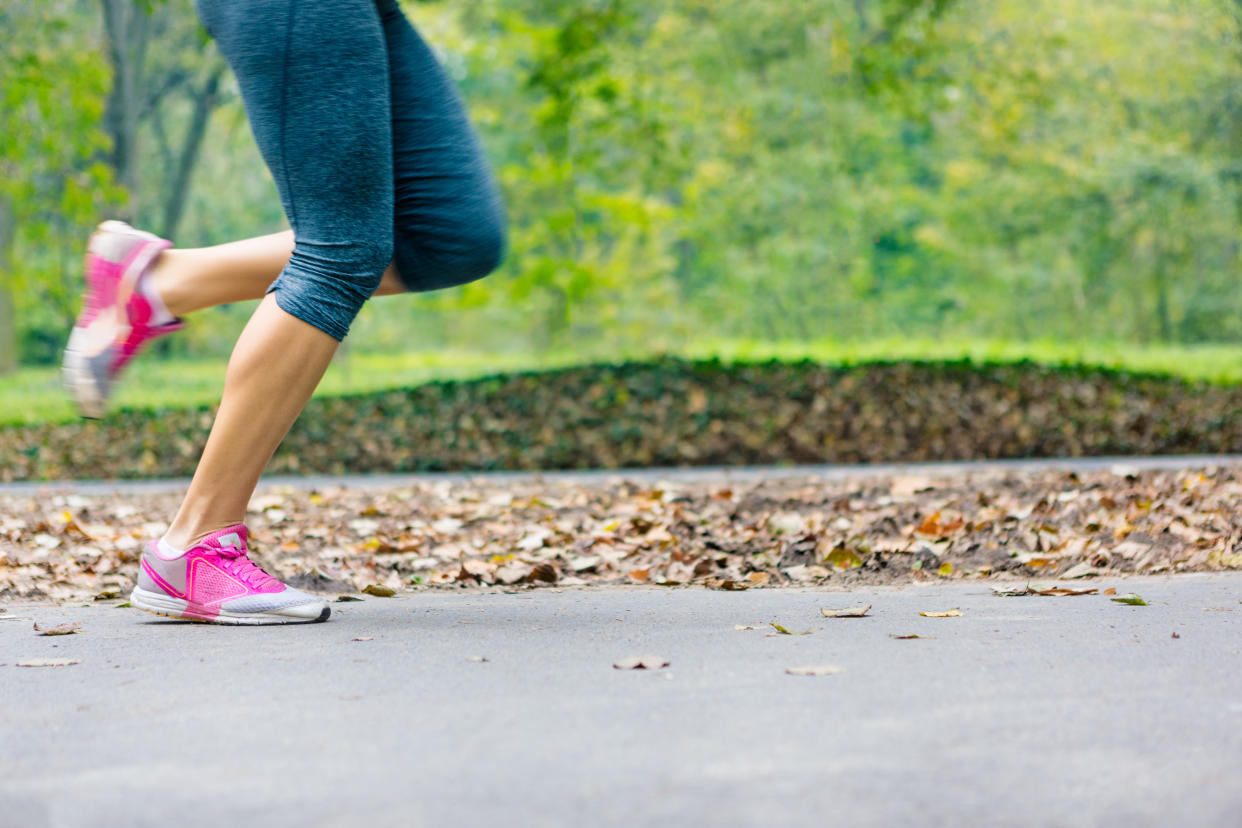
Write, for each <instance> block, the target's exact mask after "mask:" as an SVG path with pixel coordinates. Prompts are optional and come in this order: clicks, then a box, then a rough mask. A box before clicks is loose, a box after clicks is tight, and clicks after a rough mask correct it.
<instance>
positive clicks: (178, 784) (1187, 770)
mask: <svg viewBox="0 0 1242 828" xmlns="http://www.w3.org/2000/svg"><path fill="white" fill-rule="evenodd" d="M1074 585H1075V586H1076V587H1083V586H1095V587H1100V588H1103V587H1107V586H1113V587H1117V588H1118V591H1119V592H1127V591H1134V592H1137V593H1139V594H1140V595H1142V596H1143V598H1144V599H1146V600H1147V601H1148V606H1142V607H1139V606H1125V605H1121V604H1117V603H1113V602H1112V601H1110V600H1109V599H1108V598H1107V597H1105V596H1101V595H1092V596H1075V597H1059V598H1051V597H1017V598H1002V597H996V596H994V595H992V594H991V592H990V590H989V588H988V585H987V584H985V583H983V582H956V583H950V584H940V585H934V586H933V585H929V586H907V587H894V588H872V589H864V590H854V591H850V592H840V591H829V590H823V589H818V590H776V589H753V590H750V591H747V592H740V593H734V592H719V591H708V590H704V589H700V588H690V589H659V588H652V587H626V588H596V589H569V590H559V589H551V588H544V589H539V590H533V591H521V592H513V593H506V592H500V591H496V592H481V591H462V592H445V591H427V592H419V593H414V594H411V595H405V596H400V597H397V598H391V599H379V598H368V599H367V600H366V601H365V602H363V603H334V604H333V608H334V610H335V614H334V616H333V618H332V620H330V621H329V622H328V623H326V624H318V625H308V626H297V627H265V628H241V627H230V628H222V627H213V626H201V625H192V624H184V623H178V622H171V621H167V620H160V619H156V618H154V617H152V616H147V615H144V614H142V613H140V612H138V611H136V610H132V609H124V608H118V607H116V606H114V605H110V604H104V603H99V604H93V605H89V606H78V607H75V606H61V607H53V606H46V605H41V606H20V605H10V606H9V607H8V613H7V614H8V615H9V616H17V618H18V620H10V621H2V622H0V665H3V666H0V692H2V696H0V698H3V705H2V706H0V722H2V730H0V734H2V739H0V825H3V826H22V828H38V826H57V828H59V827H60V826H69V827H70V828H73V827H75V826H97V825H117V826H164V825H178V826H213V827H215V828H219V826H235V825H262V826H266V827H268V828H279V826H298V828H305V827H307V826H389V825H391V826H435V827H436V828H443V827H444V826H496V825H504V826H575V828H579V827H582V826H585V827H586V828H593V826H697V825H711V826H826V825H848V826H869V825H884V826H889V825H892V826H939V825H944V826H950V825H951V826H975V825H979V826H1112V825H1116V826H1126V827H1127V828H1134V826H1148V825H1151V826H1155V825H1169V824H1177V825H1186V826H1237V825H1238V824H1239V823H1240V821H1242V817H1240V816H1239V815H1240V814H1242V783H1240V782H1239V777H1238V769H1239V767H1242V695H1239V686H1240V684H1239V677H1240V676H1242V635H1240V633H1242V626H1240V622H1242V603H1240V601H1239V599H1240V598H1242V574H1229V575H1186V576H1178V577H1165V578H1132V579H1124V580H1123V579H1114V580H1109V581H1107V582H1097V583H1090V584H1086V583H1084V582H1075V584H1074ZM858 604H871V605H872V610H871V612H870V614H869V615H868V616H867V617H865V618H859V619H832V618H824V617H822V616H821V615H820V614H819V609H820V608H821V607H829V608H841V607H845V606H852V605H858ZM953 607H960V608H961V610H962V613H963V614H962V615H961V616H960V617H950V618H926V617H922V616H920V615H919V613H920V612H922V611H938V610H947V609H950V608H953ZM74 620H76V621H81V622H82V623H83V628H82V632H81V633H80V634H76V635H66V636H56V637H42V636H37V635H35V633H34V632H33V630H32V629H31V625H32V623H33V622H34V621H38V622H40V623H41V624H51V623H59V622H62V621H74ZM770 622H778V623H780V624H782V625H784V626H785V627H787V628H788V629H790V630H793V631H802V630H808V629H809V630H812V633H811V634H809V635H789V636H786V635H775V636H773V637H769V636H768V635H767V633H769V632H772V630H771V628H770V627H768V628H764V625H767V624H769V623H770ZM736 625H753V626H757V627H760V629H753V630H737V629H735V626H736ZM909 634H919V635H923V636H934V637H932V638H925V639H917V640H911V639H907V640H899V639H895V638H892V637H890V636H893V635H909ZM360 639H361V640H360ZM640 654H652V655H657V656H661V657H663V658H666V659H668V661H669V662H670V664H669V666H668V667H665V668H662V669H656V670H648V671H623V670H618V669H615V668H614V667H613V663H614V662H616V661H617V660H619V659H623V658H625V657H628V656H633V655H640ZM45 658H68V659H74V660H77V661H78V662H79V663H77V664H74V665H70V666H63V667H20V666H16V663H17V662H19V661H24V660H31V659H45ZM472 659H486V661H483V660H472ZM798 665H833V666H836V667H840V668H843V670H842V671H841V672H839V673H836V674H832V675H820V676H800V675H790V674H788V673H787V672H786V669H787V668H789V667H793V666H798Z"/></svg>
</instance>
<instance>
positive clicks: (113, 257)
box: [64, 221, 185, 418]
mask: <svg viewBox="0 0 1242 828" xmlns="http://www.w3.org/2000/svg"><path fill="white" fill-rule="evenodd" d="M169 247H172V243H171V242H169V241H167V240H166V239H161V238H159V237H158V236H154V235H152V234H150V233H143V232H141V231H138V230H135V229H134V228H132V227H130V226H129V225H128V224H126V223H124V222H121V221H105V222H104V223H103V224H101V225H99V227H98V229H97V230H96V231H95V232H94V233H93V234H92V235H91V239H90V242H89V243H88V245H87V248H86V296H85V297H84V299H83V302H82V313H81V314H79V316H78V321H77V323H76V324H75V325H74V327H73V333H72V334H70V336H69V344H68V345H67V346H66V348H65V360H64V382H65V389H66V390H67V391H68V392H69V396H71V397H72V398H73V399H74V401H75V402H76V403H77V405H78V409H79V410H80V411H81V412H82V415H83V416H85V417H92V418H99V417H102V416H103V415H104V412H105V411H106V410H107V406H108V396H109V394H110V393H111V391H112V386H113V383H114V382H115V381H116V378H117V375H118V374H120V372H121V369H122V368H124V367H125V365H126V364H127V363H128V362H129V361H130V360H131V359H133V358H134V357H135V356H137V354H138V351H139V350H140V349H141V348H142V347H143V346H144V345H146V344H147V343H148V342H150V341H151V340H152V339H155V338H157V337H160V336H164V335H165V334H170V333H172V332H173V331H179V330H181V328H183V327H184V326H185V323H184V322H182V321H181V320H180V319H174V320H173V321H172V322H169V323H167V324H165V325H152V324H150V321H151V303H150V302H149V301H148V300H147V298H146V297H145V296H143V294H142V291H140V290H138V280H139V279H141V278H142V275H143V274H144V273H146V272H147V269H148V268H150V266H151V264H152V262H154V261H155V257H156V256H158V255H159V254H160V253H161V252H163V251H164V250H167V249H168V248H169Z"/></svg>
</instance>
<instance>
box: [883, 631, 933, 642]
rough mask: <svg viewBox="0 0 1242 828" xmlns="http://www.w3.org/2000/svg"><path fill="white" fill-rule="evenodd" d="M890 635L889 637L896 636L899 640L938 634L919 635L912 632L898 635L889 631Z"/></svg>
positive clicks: (931, 636)
mask: <svg viewBox="0 0 1242 828" xmlns="http://www.w3.org/2000/svg"><path fill="white" fill-rule="evenodd" d="M888 637H889V638H895V639H897V640H898V641H909V640H910V639H913V638H935V637H936V636H934V635H918V634H917V633H911V634H910V635H897V634H895V633H889V634H888Z"/></svg>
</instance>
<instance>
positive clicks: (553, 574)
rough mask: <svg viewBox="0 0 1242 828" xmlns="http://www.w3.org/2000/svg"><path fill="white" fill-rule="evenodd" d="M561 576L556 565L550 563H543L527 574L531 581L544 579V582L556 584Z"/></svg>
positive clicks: (527, 578)
mask: <svg viewBox="0 0 1242 828" xmlns="http://www.w3.org/2000/svg"><path fill="white" fill-rule="evenodd" d="M557 577H559V573H557V571H556V567H555V566H553V565H552V564H550V563H541V564H539V565H538V566H536V567H535V568H534V569H532V570H531V571H530V574H529V575H527V576H526V580H528V581H530V582H532V583H533V582H535V581H543V582H544V583H549V584H554V583H556V579H557Z"/></svg>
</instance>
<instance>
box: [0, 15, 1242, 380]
mask: <svg viewBox="0 0 1242 828" xmlns="http://www.w3.org/2000/svg"><path fill="white" fill-rule="evenodd" d="M406 10H407V13H409V15H410V16H411V18H412V19H413V20H414V22H415V23H416V25H418V27H419V28H420V29H421V30H422V31H423V33H424V35H425V36H426V37H427V39H428V40H429V41H430V42H431V43H433V44H434V45H435V46H436V48H437V49H438V50H439V51H440V53H441V55H442V57H443V59H444V62H445V65H446V67H447V68H448V70H449V71H450V73H451V74H452V75H453V77H454V78H455V79H457V80H458V82H459V83H460V85H461V86H462V89H463V92H464V95H465V98H466V100H467V102H468V104H469V106H470V109H471V113H472V116H473V118H474V120H475V122H476V123H477V124H478V125H479V127H480V130H481V131H482V133H483V137H484V141H485V144H486V146H487V148H488V150H489V154H490V156H491V158H492V160H493V162H494V165H495V167H496V169H497V173H498V176H499V179H500V181H501V184H502V187H503V189H504V192H505V196H506V200H507V203H508V207H509V215H510V226H511V238H510V255H509V258H508V261H507V262H506V264H505V266H504V268H503V269H502V271H501V272H500V273H498V274H496V275H494V276H492V277H490V278H488V279H485V280H482V281H480V282H477V283H474V284H471V285H467V286H464V287H462V288H457V289H453V290H448V291H441V292H438V293H436V294H432V295H425V296H418V297H402V298H397V299H386V300H383V301H380V302H375V303H371V305H369V306H368V307H367V308H366V309H365V310H364V313H363V315H362V316H361V317H360V319H359V320H358V322H357V323H356V324H355V328H354V330H355V333H354V334H353V335H352V337H351V343H352V345H353V347H354V348H356V349H358V350H360V351H367V350H391V349H394V348H412V349H417V350H425V349H431V348H433V347H462V348H475V349H487V350H492V349H497V350H499V349H506V348H514V349H523V348H535V349H543V350H547V351H549V352H556V351H566V350H579V351H594V350H597V349H608V348H611V349H613V350H614V351H616V352H631V351H634V350H636V349H646V350H647V351H648V352H649V351H651V350H670V351H679V350H684V349H685V343H686V342H687V341H691V342H693V341H701V340H703V339H704V338H712V337H715V338H723V339H738V338H745V339H755V340H760V341H770V342H787V341H791V340H793V341H804V342H824V341H835V342H838V343H849V342H867V341H881V342H890V341H892V340H894V339H897V338H906V337H908V338H910V339H912V340H915V341H919V342H935V341H936V340H937V339H938V338H941V337H949V338H953V339H961V338H985V339H1006V340H1012V339H1026V340H1062V341H1071V342H1126V341H1129V342H1149V343H1150V342H1163V343H1218V342H1226V343H1232V342H1239V341H1242V312H1240V311H1242V278H1239V277H1242V272H1240V271H1242V260H1240V255H1242V246H1240V244H1239V242H1238V238H1237V237H1238V233H1237V228H1238V225H1239V209H1240V207H1242V166H1239V162H1238V161H1237V158H1238V153H1239V149H1240V148H1242V93H1239V91H1238V90H1240V89H1242V22H1240V20H1242V12H1239V6H1238V4H1237V3H1234V2H1226V0H1189V2H1183V0H1100V2H1094V3H1087V4H1083V3H1078V2H1073V0H1034V2H1019V1H1018V0H996V2H991V3H960V2H950V1H949V0H806V2H800V3H775V2H770V0H679V2H677V3H657V2H654V0H586V1H585V2H582V1H580V2H572V3H571V2H568V0H478V2H472V3H449V2H447V0H437V1H436V2H419V3H408V4H407V9H406ZM153 13H154V14H155V17H153V18H152V20H153V23H152V25H153V27H154V28H153V29H152V31H153V32H154V33H155V36H156V38H157V40H156V41H153V43H156V42H158V43H159V45H160V46H161V47H162V48H160V49H152V50H149V51H150V55H151V56H150V57H149V58H148V64H149V65H148V67H147V72H148V75H149V76H150V77H152V78H165V79H167V81H168V82H169V83H170V84H171V83H174V82H177V83H182V86H181V87H178V88H180V89H184V90H188V91H186V92H185V94H182V95H180V96H179V97H178V96H166V98H165V99H164V100H163V103H161V104H160V105H159V106H158V107H154V106H153V108H152V109H151V110H150V112H151V113H152V114H151V117H150V118H148V119H147V120H146V121H144V122H143V126H142V133H141V134H142V138H143V141H144V144H143V145H144V146H145V147H146V148H147V150H146V152H147V156H146V158H145V160H146V162H147V163H146V164H145V166H144V167H143V172H144V176H143V178H142V181H141V184H140V190H141V192H139V193H131V194H129V195H130V197H131V198H130V199H129V204H131V205H136V208H137V211H138V216H137V218H138V219H139V221H140V223H142V224H144V225H145V226H149V227H151V228H153V229H158V228H159V227H160V226H161V224H162V223H163V222H164V221H165V217H166V215H167V214H168V213H169V210H168V209H166V208H165V207H166V205H164V204H163V203H162V202H164V201H165V198H164V196H165V195H166V194H167V193H168V192H169V191H170V190H171V189H175V187H173V185H172V184H171V182H173V181H175V180H177V179H176V177H175V176H174V169H175V168H176V166H177V165H176V164H175V163H174V161H176V159H177V158H178V157H179V156H178V146H179V142H180V138H179V137H178V136H181V135H184V134H187V132H186V130H187V129H188V126H189V124H190V122H191V121H192V119H193V113H194V110H195V105H196V98H195V95H194V90H200V89H202V88H203V84H204V82H205V81H204V79H205V78H207V77H209V76H210V75H211V72H212V66H213V61H216V60H218V57H217V56H215V54H214V53H213V52H211V50H210V49H206V50H205V49H204V48H203V46H202V43H201V42H200V41H199V40H197V39H196V38H198V37H199V30H198V29H197V27H196V24H195V23H194V21H193V18H192V12H191V8H190V4H167V3H162V4H157V7H155V8H154V9H153ZM0 16H2V18H0V19H2V20H3V22H4V23H5V26H6V31H11V32H18V33H22V34H21V35H20V36H15V37H13V38H11V45H10V46H9V47H7V48H6V50H5V51H4V52H3V54H0V61H3V62H4V63H3V66H4V77H5V81H6V82H5V84H4V90H3V92H2V93H0V94H2V95H3V100H4V104H3V105H4V117H5V119H6V121H5V124H6V125H7V124H9V123H10V122H12V124H13V126H11V127H8V128H6V129H3V130H0V164H4V165H5V166H4V170H5V174H4V175H3V176H0V178H2V179H3V181H0V193H8V194H9V196H8V197H10V198H12V199H13V200H14V201H15V203H20V204H21V205H24V206H22V207H21V208H20V209H21V211H22V212H21V214H20V215H21V218H20V219H19V220H18V222H17V223H18V225H19V226H20V227H21V228H22V232H21V235H20V237H19V238H18V239H17V240H16V241H15V243H14V246H13V250H14V251H15V252H16V254H17V255H15V256H14V258H13V260H14V261H15V262H17V263H18V264H16V265H14V267H13V268H12V270H13V271H14V272H15V273H16V271H18V270H20V271H21V273H20V274H19V275H16V276H13V277H11V278H10V283H11V284H14V285H16V286H17V288H16V293H15V295H16V297H17V298H18V300H19V303H20V308H19V313H18V319H19V322H20V324H21V326H22V330H23V331H24V334H23V336H24V340H23V341H24V343H25V351H24V357H25V358H26V359H27V360H28V361H34V360H44V359H50V358H52V357H53V356H54V351H55V347H56V343H57V342H59V341H60V340H61V338H62V334H63V331H64V330H65V329H66V328H67V326H68V324H69V320H70V319H71V317H72V305H73V293H74V292H75V291H76V289H77V288H76V286H75V285H74V283H73V278H75V277H76V274H75V271H76V267H77V261H78V256H79V255H80V254H79V252H78V251H79V249H80V246H81V244H82V239H83V237H84V230H85V227H86V226H87V225H88V224H89V223H90V220H91V219H93V218H95V217H96V216H98V217H100V218H102V217H104V216H105V214H106V212H107V209H108V208H109V206H110V205H112V204H116V203H118V202H120V201H121V199H120V198H119V195H118V193H117V192H116V190H115V189H114V188H112V187H111V185H110V184H109V183H108V182H109V176H110V174H109V172H108V170H107V169H105V168H103V167H102V166H101V165H100V164H99V163H98V160H99V159H100V158H101V157H103V154H104V152H105V151H106V149H107V147H106V146H105V145H104V144H103V143H102V140H103V139H102V132H101V130H100V128H99V119H100V117H101V115H102V109H101V107H102V102H103V100H104V97H105V96H106V94H107V92H108V89H109V83H110V79H109V77H108V75H107V73H106V71H105V68H104V66H105V65H104V63H103V61H102V59H101V57H100V54H101V51H100V50H101V46H102V36H101V25H100V21H99V19H98V14H97V10H96V9H94V8H93V7H91V5H90V4H70V3H66V2H49V3H38V4H26V5H25V6H21V5H13V4H9V5H8V6H6V7H5V10H4V11H3V12H0ZM26 33H29V36H26ZM23 55H24V57H23ZM23 67H25V68H23ZM10 78H12V79H13V80H14V82H9V79H10ZM157 88H161V87H157ZM219 94H220V100H219V106H218V108H217V109H215V110H214V114H213V115H212V116H211V121H210V127H209V130H208V133H207V135H208V137H207V140H206V142H205V144H204V146H203V149H202V155H201V159H200V161H199V165H200V169H199V172H198V173H197V175H196V177H195V180H196V181H197V182H198V183H197V184H195V185H194V187H193V188H192V189H191V190H190V191H189V192H188V196H187V199H186V202H185V213H184V219H183V220H182V222H181V225H180V226H181V227H182V232H181V233H180V234H179V236H178V242H179V243H181V244H183V245H189V246H196V245H202V244H209V243H215V242H223V241H228V240H231V239H235V238H240V237H244V236H250V235H257V234H259V233H263V232H270V231H272V230H275V229H279V228H280V227H281V226H282V217H281V215H280V208H279V202H278V200H277V199H276V197H275V193H274V189H273V187H272V185H271V182H270V180H269V178H268V176H267V175H266V174H265V173H264V171H263V168H262V162H261V161H260V159H259V157H258V154H257V152H256V151H255V149H254V147H253V142H252V140H251V138H250V135H249V131H248V129H247V127H246V123H245V118H244V113H243V111H242V108H241V103H240V100H239V99H238V97H237V96H236V94H235V91H234V88H233V87H232V85H231V84H229V83H225V84H224V85H223V87H222V88H221V90H220V93H219ZM53 103H55V104H56V105H55V106H52V105H51V104H53ZM157 114H158V117H156V115H157ZM5 188H7V189H5ZM0 266H2V265H0ZM248 312H249V306H248V305H239V306H236V307H232V308H227V309H223V310H220V311H213V312H211V313H210V314H204V315H201V316H200V317H199V318H196V319H193V320H192V324H191V328H190V330H189V331H188V332H187V333H186V334H184V335H182V336H180V337H178V338H177V339H175V340H169V345H168V346H167V347H168V348H170V349H171V350H172V351H173V353H174V354H176V355H178V356H196V355H223V354H225V353H227V352H228V349H229V347H230V346H231V343H232V339H233V337H234V336H235V335H236V333H237V332H238V331H239V330H240V326H241V324H242V323H243V322H244V319H245V317H246V315H247V314H248Z"/></svg>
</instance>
